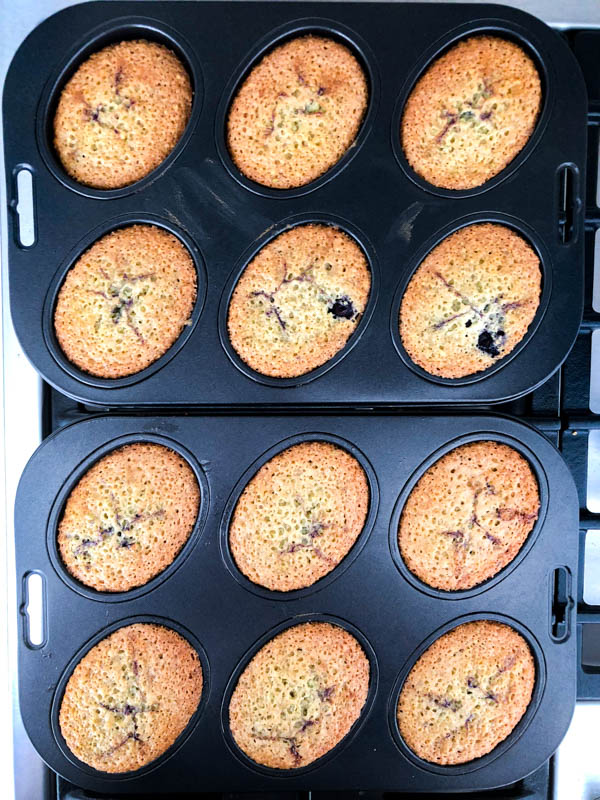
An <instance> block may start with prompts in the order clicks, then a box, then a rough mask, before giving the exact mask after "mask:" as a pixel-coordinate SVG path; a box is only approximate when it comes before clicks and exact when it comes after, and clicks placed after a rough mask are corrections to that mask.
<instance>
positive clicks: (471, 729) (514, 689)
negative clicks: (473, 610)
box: [397, 620, 535, 764]
mask: <svg viewBox="0 0 600 800" xmlns="http://www.w3.org/2000/svg"><path fill="white" fill-rule="evenodd" d="M534 684H535V665H534V661H533V656H532V654H531V650H530V648H529V645H528V644H527V642H526V641H525V639H524V638H523V637H522V636H521V635H520V634H519V633H517V632H516V631H515V630H513V629H512V628H510V627H509V626H508V625H503V624H501V623H499V622H491V621H487V620H484V621H478V622H467V623H465V624H463V625H459V626H458V627H456V628H454V629H453V630H451V631H450V632H449V633H445V634H444V635H443V636H440V638H439V639H437V640H436V641H435V642H434V643H433V644H432V645H431V646H430V647H429V648H428V649H427V650H426V651H425V653H424V654H423V655H422V656H421V657H420V658H419V660H418V661H417V662H416V664H415V665H414V667H413V668H412V669H411V671H410V673H409V675H408V677H407V678H406V680H405V682H404V685H403V687H402V691H401V692H400V698H399V700H398V708H397V719H398V727H399V729H400V733H401V735H402V737H403V739H404V741H405V742H406V744H407V745H408V746H409V747H410V749H411V750H413V752H415V753H416V754H417V755H418V756H419V757H420V758H423V759H425V760H426V761H431V762H434V763H436V764H464V763H465V762H467V761H471V760H472V759H474V758H479V757H480V756H483V755H485V754H486V753H489V752H490V751H491V750H493V749H494V747H496V745H498V744H499V743H500V742H502V741H503V740H504V739H506V737H507V736H508V735H509V734H510V732H511V731H512V730H513V728H514V727H515V726H516V725H517V723H518V722H519V720H520V719H521V717H522V716H523V714H524V713H525V711H526V710H527V706H528V705H529V702H530V700H531V695H532V692H533V687H534Z"/></svg>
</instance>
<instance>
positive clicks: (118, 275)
mask: <svg viewBox="0 0 600 800" xmlns="http://www.w3.org/2000/svg"><path fill="white" fill-rule="evenodd" d="M196 282H197V279H196V268H195V266H194V262H193V260H192V257H191V255H190V254H189V252H188V250H187V248H186V247H185V246H184V245H183V244H182V243H181V242H180V241H179V239H178V238H177V237H176V236H174V235H173V234H172V233H169V232H168V231H165V230H163V229H162V228H159V227H157V226H155V225H132V226H131V227H129V228H121V229H120V230H117V231H114V232H113V233H109V234H107V235H105V236H103V237H102V238H101V239H99V240H98V241H97V242H96V243H95V244H93V245H92V246H91V247H90V249H89V250H87V251H86V252H85V253H84V254H83V255H82V256H81V257H80V258H79V259H78V260H77V262H76V263H75V264H74V266H73V267H72V268H71V269H70V270H69V272H68V273H67V276H66V278H65V280H64V283H63V285H62V286H61V289H60V292H59V294H58V299H57V302H56V308H55V311H54V330H55V333H56V338H57V339H58V343H59V345H60V347H61V348H62V350H63V352H64V354H65V356H66V357H67V358H68V359H69V361H71V362H72V363H73V364H75V365H76V366H77V367H79V368H80V369H82V370H84V371H85V372H88V373H90V374H91V375H96V376H98V377H102V378H120V377H124V376H126V375H132V374H134V373H136V372H139V371H140V370H142V369H144V368H145V367H148V366H149V365H150V364H152V363H153V362H154V361H156V360H157V359H158V358H160V356H162V355H163V354H164V353H166V351H167V350H168V349H169V348H170V347H171V345H172V344H173V343H174V342H175V341H176V339H177V338H178V337H179V335H180V334H181V332H182V330H183V329H184V327H185V326H186V325H188V324H189V323H190V316H191V314H192V310H193V308H194V303H195V301H196Z"/></svg>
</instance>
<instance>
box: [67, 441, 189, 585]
mask: <svg viewBox="0 0 600 800" xmlns="http://www.w3.org/2000/svg"><path fill="white" fill-rule="evenodd" d="M199 505H200V488H199V486H198V481H197V480H196V476H195V475H194V473H193V471H192V469H191V467H190V465H189V464H188V463H187V461H186V460H185V459H184V458H182V457H181V456H180V455H179V454H178V453H175V452H174V451H173V450H170V449H169V448H168V447H164V446H163V445H159V444H153V443H135V444H128V445H125V446H124V447H120V448H119V449H118V450H114V451H113V452H111V453H109V454H108V455H107V456H104V457H103V458H101V459H100V460H99V461H97V462H96V463H95V464H94V466H93V467H91V468H90V469H89V470H88V471H87V472H86V473H85V475H84V476H83V477H82V478H81V480H80V481H79V483H78V484H77V485H76V486H75V488H74V489H73V491H72V492H71V494H70V495H69V497H68V499H67V502H66V505H65V510H64V512H63V515H62V518H61V520H60V523H59V526H58V546H59V550H60V555H61V558H62V560H63V562H64V564H65V566H66V568H67V569H68V571H69V572H70V574H71V575H73V577H75V578H77V580H79V581H81V583H84V584H85V585H86V586H91V587H92V588H94V589H97V590H98V591H103V592H125V591H128V590H129V589H133V588H134V587H136V586H142V585H143V584H145V583H147V582H148V581H149V580H150V579H151V578H153V577H154V576H155V575H158V574H159V573H160V572H162V571H163V570H164V569H165V568H166V567H168V565H169V564H170V563H171V562H172V561H173V559H174V558H175V557H176V556H177V554H178V553H179V551H180V550H181V548H182V547H183V545H184V544H185V543H186V541H187V540H188V538H189V536H190V534H191V532H192V529H193V527H194V524H195V522H196V519H197V517H198V509H199Z"/></svg>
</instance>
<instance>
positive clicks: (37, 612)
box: [21, 572, 46, 650]
mask: <svg viewBox="0 0 600 800" xmlns="http://www.w3.org/2000/svg"><path fill="white" fill-rule="evenodd" d="M23 587H24V588H23V605H22V607H21V613H22V614H23V623H24V636H25V644H26V645H27V647H31V648H32V649H34V650H38V649H39V648H40V647H43V646H44V644H45V643H46V613H45V612H46V602H45V601H46V581H45V579H44V576H43V575H42V573H41V572H28V573H27V575H25V578H24V581H23Z"/></svg>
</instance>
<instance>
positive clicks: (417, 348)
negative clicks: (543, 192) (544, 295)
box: [399, 222, 542, 378]
mask: <svg viewBox="0 0 600 800" xmlns="http://www.w3.org/2000/svg"><path fill="white" fill-rule="evenodd" d="M541 291H542V272H541V268H540V260H539V258H538V255H537V253H536V252H535V251H534V249H533V248H532V247H531V245H530V244H528V243H527V242H526V241H525V239H523V238H522V237H521V236H520V235H519V234H518V233H515V232H514V231H513V230H511V229H510V228H508V227H507V226H505V225H501V224H498V223H488V222H484V223H476V224H473V225H467V226H466V227H464V228H460V229H459V230H458V231H456V232H455V233H452V234H450V235H449V236H447V237H446V238H445V239H443V240H442V242H440V244H438V245H437V246H436V247H434V248H433V250H431V252H430V253H429V254H428V255H427V256H426V257H425V258H424V259H423V261H422V262H421V264H420V266H419V267H418V268H417V270H416V272H415V273H414V275H413V276H412V278H411V279H410V282H409V284H408V286H407V287H406V290H405V292H404V295H403V297H402V301H401V305H400V320H399V324H400V337H401V340H402V344H403V345H404V348H405V350H406V352H407V353H408V355H409V356H410V358H411V359H412V361H414V363H415V364H417V365H418V366H419V367H421V368H422V369H424V370H425V371H426V372H429V373H430V374H431V375H436V376H439V377H442V378H462V377H465V376H467V375H473V374H475V373H477V372H481V371H482V370H485V369H488V368H489V367H491V366H493V365H494V364H495V363H496V362H497V361H498V360H500V359H502V358H503V357H504V356H506V355H508V354H509V353H510V352H512V351H513V350H514V349H515V347H516V346H517V345H518V344H519V342H520V341H521V340H522V339H523V337H524V336H525V334H526V333H527V331H528V329H529V327H530V325H531V323H532V321H533V319H534V317H535V314H536V311H537V309H538V306H539V303H540V296H541Z"/></svg>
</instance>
